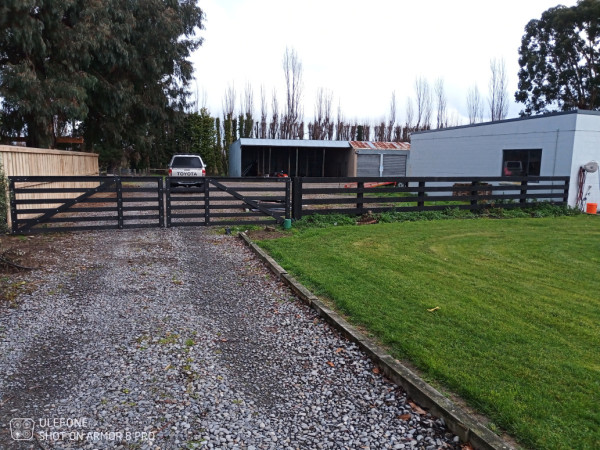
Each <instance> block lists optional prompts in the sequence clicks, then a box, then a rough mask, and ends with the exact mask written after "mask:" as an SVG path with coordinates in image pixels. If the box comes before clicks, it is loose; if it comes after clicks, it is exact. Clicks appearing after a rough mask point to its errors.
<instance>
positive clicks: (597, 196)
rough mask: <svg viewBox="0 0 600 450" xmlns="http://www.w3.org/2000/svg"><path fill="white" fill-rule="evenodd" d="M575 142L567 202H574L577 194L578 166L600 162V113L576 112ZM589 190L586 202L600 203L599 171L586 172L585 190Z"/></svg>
mask: <svg viewBox="0 0 600 450" xmlns="http://www.w3.org/2000/svg"><path fill="white" fill-rule="evenodd" d="M576 130H577V132H576V135H575V142H574V145H573V165H572V168H571V186H570V188H569V204H571V199H572V200H573V203H574V202H575V199H576V196H577V187H578V186H577V175H578V171H579V168H580V167H581V166H583V165H584V164H586V163H588V162H590V161H596V162H599V163H600V115H597V114H578V115H577V125H576ZM588 186H591V190H590V193H589V196H588V203H589V202H594V203H599V204H600V171H598V172H596V173H587V175H586V183H585V191H587V189H588Z"/></svg>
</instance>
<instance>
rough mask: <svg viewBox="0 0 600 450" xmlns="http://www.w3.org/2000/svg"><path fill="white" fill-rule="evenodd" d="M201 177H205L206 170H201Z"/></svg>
mask: <svg viewBox="0 0 600 450" xmlns="http://www.w3.org/2000/svg"><path fill="white" fill-rule="evenodd" d="M202 176H203V177H205V176H206V169H204V168H203V169H202Z"/></svg>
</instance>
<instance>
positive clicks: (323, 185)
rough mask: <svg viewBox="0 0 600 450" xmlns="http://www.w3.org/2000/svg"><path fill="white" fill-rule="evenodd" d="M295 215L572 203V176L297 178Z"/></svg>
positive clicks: (299, 216)
mask: <svg viewBox="0 0 600 450" xmlns="http://www.w3.org/2000/svg"><path fill="white" fill-rule="evenodd" d="M293 188H294V191H293V205H292V208H293V218H294V219H296V220H297V219H300V218H302V216H306V215H311V214H332V213H339V214H354V215H361V214H364V213H368V212H372V213H377V212H385V211H398V212H412V211H439V210H444V209H447V208H458V209H469V210H479V209H486V208H490V207H495V206H496V207H499V206H501V207H503V208H519V207H521V208H522V207H527V206H530V205H531V204H532V202H535V201H549V202H551V203H554V204H559V205H566V204H567V198H568V193H569V177H510V178H508V177H403V178H398V177H395V178H393V177H383V178H380V177H375V178H374V177H351V178H306V177H305V178H294V180H293Z"/></svg>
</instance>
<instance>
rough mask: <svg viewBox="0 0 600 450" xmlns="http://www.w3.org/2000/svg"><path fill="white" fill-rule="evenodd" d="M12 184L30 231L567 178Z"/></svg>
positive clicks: (397, 204)
mask: <svg viewBox="0 0 600 450" xmlns="http://www.w3.org/2000/svg"><path fill="white" fill-rule="evenodd" d="M163 186H164V187H163ZM9 189H10V205H11V208H10V215H11V219H12V232H13V233H14V234H29V233H40V232H48V231H77V230H93V229H108V228H116V229H121V228H143V227H165V226H166V227H181V226H209V225H219V226H229V225H256V224H267V225H269V224H280V223H282V222H283V221H284V220H285V219H292V218H293V219H296V220H298V219H300V218H302V217H303V216H307V215H312V214H331V213H338V214H351V215H364V214H368V213H378V212H386V211H397V212H412V211H436V210H438V211H439V210H444V209H448V208H458V209H467V210H473V211H475V210H481V209H487V208H493V207H502V208H526V207H529V206H531V205H532V204H533V203H534V202H536V201H547V202H550V203H552V204H557V205H566V204H567V200H568V195H569V190H568V189H569V177H510V178H509V177H403V178H398V177H382V178H379V177H352V178H312V177H311V178H307V177H296V178H293V179H291V178H259V177H253V178H225V177H199V178H191V177H181V178H176V177H166V178H165V179H163V177H119V176H105V177H98V176H85V177H81V176H78V177H68V176H67V177H9Z"/></svg>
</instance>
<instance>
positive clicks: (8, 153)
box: [0, 145, 98, 227]
mask: <svg viewBox="0 0 600 450" xmlns="http://www.w3.org/2000/svg"><path fill="white" fill-rule="evenodd" d="M0 162H1V163H2V167H3V169H4V174H5V175H6V176H7V177H31V176H97V175H98V155H97V154H95V153H84V152H71V151H64V150H53V149H40V148H30V147H16V146H9V145H0ZM95 186H97V184H93V183H88V182H82V183H81V184H76V185H74V184H73V183H64V182H51V183H50V182H32V183H27V184H23V185H21V186H20V187H21V188H32V189H35V188H39V189H41V188H46V189H63V188H82V189H84V190H85V189H89V188H93V187H95ZM77 195H79V194H78V193H76V192H63V193H61V194H60V198H74V197H76V196H77ZM21 198H22V199H28V200H35V199H40V200H43V199H48V198H56V195H55V194H50V193H42V192H36V193H29V194H22V197H21ZM44 205H45V206H48V205H47V204H44ZM20 207H21V208H24V206H23V205H20ZM35 207H39V205H27V209H32V208H35ZM8 226H9V227H11V217H10V215H9V217H8Z"/></svg>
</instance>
